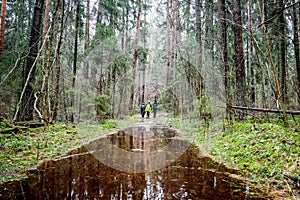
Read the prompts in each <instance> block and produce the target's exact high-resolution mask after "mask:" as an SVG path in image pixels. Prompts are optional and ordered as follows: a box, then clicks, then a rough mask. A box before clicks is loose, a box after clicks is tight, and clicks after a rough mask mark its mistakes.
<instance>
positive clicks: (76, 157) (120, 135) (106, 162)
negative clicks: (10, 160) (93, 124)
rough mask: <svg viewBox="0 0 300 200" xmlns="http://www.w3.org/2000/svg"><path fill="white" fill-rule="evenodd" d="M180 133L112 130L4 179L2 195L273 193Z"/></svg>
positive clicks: (227, 195) (77, 196)
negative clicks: (24, 175)
mask: <svg viewBox="0 0 300 200" xmlns="http://www.w3.org/2000/svg"><path fill="white" fill-rule="evenodd" d="M177 134H178V133H177V132H176V130H172V129H169V128H166V127H163V126H157V127H145V126H138V127H132V128H127V129H124V130H122V131H118V132H115V133H112V134H110V135H108V136H106V137H103V138H100V139H98V140H95V141H93V142H91V143H89V144H88V145H85V146H84V147H83V148H81V149H78V150H74V151H72V152H70V154H69V155H68V156H65V157H63V158H60V159H56V160H51V161H45V162H43V163H42V164H41V165H40V166H39V167H38V168H37V170H32V171H30V173H29V177H28V178H26V179H24V180H22V181H14V182H10V183H6V184H4V185H0V199H27V200H28V199H51V200H52V199H53V200H54V199H79V200H81V199H133V200H135V199H216V200H219V199H267V198H270V199H273V196H272V193H270V192H269V191H267V189H266V188H263V187H260V186H256V185H253V184H250V183H249V182H248V181H247V180H245V179H241V178H238V176H237V174H238V173H239V172H238V171H236V170H233V169H229V168H227V167H226V166H224V165H223V164H220V163H218V162H216V161H214V160H213V159H211V158H210V157H207V156H204V155H202V152H201V149H200V148H199V147H197V146H196V145H194V144H192V143H189V142H187V141H184V140H180V139H176V137H175V136H176V135H177Z"/></svg>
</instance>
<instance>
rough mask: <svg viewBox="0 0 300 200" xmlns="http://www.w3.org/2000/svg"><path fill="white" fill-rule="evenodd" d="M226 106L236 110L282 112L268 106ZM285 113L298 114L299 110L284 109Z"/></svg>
mask: <svg viewBox="0 0 300 200" xmlns="http://www.w3.org/2000/svg"><path fill="white" fill-rule="evenodd" d="M228 107H229V108H232V109H236V110H250V111H257V112H271V113H282V112H283V111H282V110H278V109H270V108H257V107H245V106H232V105H231V106H228ZM286 113H287V114H291V115H300V110H286Z"/></svg>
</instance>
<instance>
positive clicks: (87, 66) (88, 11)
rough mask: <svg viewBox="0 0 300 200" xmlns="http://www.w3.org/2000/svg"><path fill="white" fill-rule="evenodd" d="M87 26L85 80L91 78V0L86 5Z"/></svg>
mask: <svg viewBox="0 0 300 200" xmlns="http://www.w3.org/2000/svg"><path fill="white" fill-rule="evenodd" d="M86 4H87V5H86V24H85V42H84V71H83V76H84V78H86V79H88V78H89V71H90V69H89V68H90V67H89V61H88V54H89V43H90V0H87V3H86Z"/></svg>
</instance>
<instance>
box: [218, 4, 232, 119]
mask: <svg viewBox="0 0 300 200" xmlns="http://www.w3.org/2000/svg"><path fill="white" fill-rule="evenodd" d="M220 5H221V18H222V19H223V20H222V22H221V30H222V31H221V33H222V36H221V38H222V43H221V48H222V59H223V62H222V65H223V67H222V71H223V74H224V87H225V97H226V118H227V119H228V120H231V115H230V113H231V112H230V107H229V106H230V105H231V104H232V102H231V97H230V80H229V65H228V49H227V46H228V44H227V22H226V19H227V11H226V4H225V0H220Z"/></svg>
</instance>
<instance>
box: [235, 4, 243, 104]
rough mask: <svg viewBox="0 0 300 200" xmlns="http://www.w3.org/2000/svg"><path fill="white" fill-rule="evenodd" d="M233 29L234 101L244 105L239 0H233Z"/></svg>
mask: <svg viewBox="0 0 300 200" xmlns="http://www.w3.org/2000/svg"><path fill="white" fill-rule="evenodd" d="M233 6H234V10H233V19H234V23H235V24H234V25H233V31H234V64H235V73H236V101H237V104H239V105H243V106H245V105H246V99H245V96H246V82H245V63H244V50H243V38H242V16H241V3H240V0H234V5H233Z"/></svg>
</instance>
